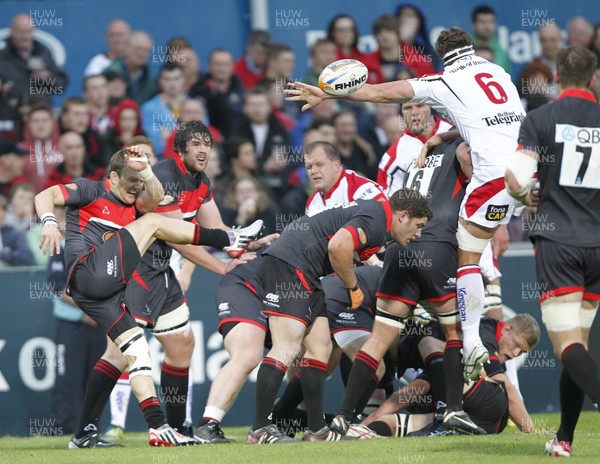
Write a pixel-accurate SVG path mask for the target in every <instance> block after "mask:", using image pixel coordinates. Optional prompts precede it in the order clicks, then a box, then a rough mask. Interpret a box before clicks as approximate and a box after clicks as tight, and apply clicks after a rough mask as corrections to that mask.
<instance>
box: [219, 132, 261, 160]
mask: <svg viewBox="0 0 600 464" xmlns="http://www.w3.org/2000/svg"><path fill="white" fill-rule="evenodd" d="M246 143H251V144H252V145H254V142H252V140H250V139H247V138H246V137H239V136H235V135H234V136H233V137H227V139H225V141H224V142H223V152H224V153H225V159H226V160H227V161H230V160H232V159H237V158H238V157H239V156H240V147H241V146H242V145H244V144H246Z"/></svg>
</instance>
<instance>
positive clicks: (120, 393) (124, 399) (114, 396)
mask: <svg viewBox="0 0 600 464" xmlns="http://www.w3.org/2000/svg"><path fill="white" fill-rule="evenodd" d="M130 397H131V385H129V372H123V374H121V377H119V380H118V381H117V384H116V385H115V388H113V390H112V393H111V394H110V424H111V425H114V426H116V427H121V428H122V429H123V430H125V422H126V420H127V408H128V407H129V398H130Z"/></svg>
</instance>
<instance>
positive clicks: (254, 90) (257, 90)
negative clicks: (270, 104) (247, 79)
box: [244, 85, 269, 104]
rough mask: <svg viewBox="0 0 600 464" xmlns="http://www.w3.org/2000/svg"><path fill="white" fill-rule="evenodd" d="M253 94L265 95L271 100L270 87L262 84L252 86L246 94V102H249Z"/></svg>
mask: <svg viewBox="0 0 600 464" xmlns="http://www.w3.org/2000/svg"><path fill="white" fill-rule="evenodd" d="M252 95H263V96H265V97H266V98H267V100H269V89H268V88H267V87H265V86H262V85H256V86H254V87H250V88H249V89H248V90H246V93H245V94H244V104H245V103H247V102H248V97H250V96H252Z"/></svg>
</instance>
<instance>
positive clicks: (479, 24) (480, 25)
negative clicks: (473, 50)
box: [471, 5, 510, 74]
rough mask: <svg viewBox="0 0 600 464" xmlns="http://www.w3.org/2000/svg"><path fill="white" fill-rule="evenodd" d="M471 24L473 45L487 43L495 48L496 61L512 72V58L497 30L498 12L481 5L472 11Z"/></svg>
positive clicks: (508, 71)
mask: <svg viewBox="0 0 600 464" xmlns="http://www.w3.org/2000/svg"><path fill="white" fill-rule="evenodd" d="M471 26H472V27H473V33H472V34H471V35H472V37H473V46H474V47H478V46H480V45H487V46H488V47H490V48H491V49H492V50H494V59H495V61H494V62H495V63H496V64H497V65H498V66H501V67H502V68H504V70H505V71H506V72H507V73H509V74H510V59H509V57H508V53H506V50H505V49H504V48H502V46H501V45H500V42H499V41H498V37H496V31H497V27H498V24H497V22H496V13H495V12H494V10H493V9H492V8H491V7H489V6H488V5H479V6H478V7H476V8H475V9H473V11H472V12H471Z"/></svg>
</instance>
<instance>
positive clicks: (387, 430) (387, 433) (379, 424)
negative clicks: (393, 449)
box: [369, 421, 394, 437]
mask: <svg viewBox="0 0 600 464" xmlns="http://www.w3.org/2000/svg"><path fill="white" fill-rule="evenodd" d="M369 428H370V429H371V430H372V431H373V432H375V433H376V434H377V435H379V436H381V437H393V436H394V435H393V434H392V429H391V427H390V426H389V425H388V423H387V422H384V421H375V422H371V423H370V424H369Z"/></svg>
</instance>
